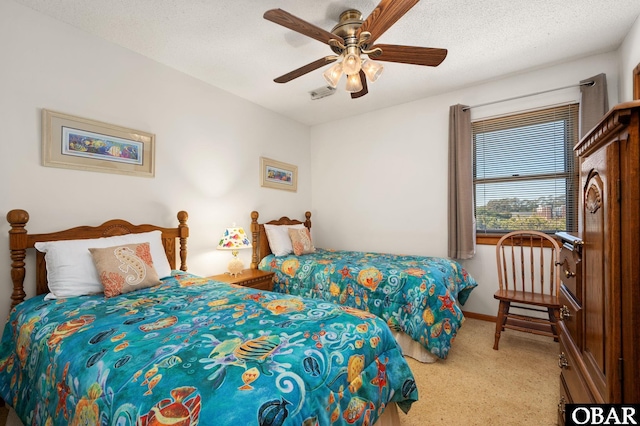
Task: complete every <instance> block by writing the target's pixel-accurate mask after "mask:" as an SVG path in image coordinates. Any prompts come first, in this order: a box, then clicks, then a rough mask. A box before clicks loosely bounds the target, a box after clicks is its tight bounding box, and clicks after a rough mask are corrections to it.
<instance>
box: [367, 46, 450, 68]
mask: <svg viewBox="0 0 640 426" xmlns="http://www.w3.org/2000/svg"><path fill="white" fill-rule="evenodd" d="M376 47H379V48H380V49H382V53H381V54H379V55H376V54H375V53H372V54H370V55H369V57H370V58H371V59H375V60H376V61H387V62H401V63H403V64H413V65H425V66H428V67H437V66H438V65H440V64H441V63H442V61H444V58H446V57H447V49H437V48H433V47H414V46H398V45H395V44H376V45H374V46H373V48H372V49H375V48H376Z"/></svg>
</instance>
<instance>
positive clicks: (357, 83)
mask: <svg viewBox="0 0 640 426" xmlns="http://www.w3.org/2000/svg"><path fill="white" fill-rule="evenodd" d="M346 89H347V92H351V93H355V92H359V91H361V90H362V81H361V80H360V74H359V73H358V74H351V75H348V76H347V87H346Z"/></svg>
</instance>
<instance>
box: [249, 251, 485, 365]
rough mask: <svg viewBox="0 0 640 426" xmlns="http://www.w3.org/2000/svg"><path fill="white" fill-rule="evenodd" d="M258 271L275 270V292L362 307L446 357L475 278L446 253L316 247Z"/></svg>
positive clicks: (266, 261) (268, 261) (271, 260)
mask: <svg viewBox="0 0 640 426" xmlns="http://www.w3.org/2000/svg"><path fill="white" fill-rule="evenodd" d="M258 268H259V269H262V270H267V271H274V272H275V276H274V284H273V289H274V291H277V292H281V293H287V294H294V295H298V296H303V297H309V298H315V299H323V300H327V301H331V302H335V303H339V304H341V305H346V306H351V307H354V308H359V309H362V310H365V311H368V312H371V313H372V314H374V315H377V316H379V317H380V318H382V319H384V320H385V321H387V324H388V325H389V327H390V328H391V329H393V330H396V331H402V332H404V333H406V334H407V335H409V336H410V337H411V338H412V339H413V340H415V341H417V342H419V343H421V344H422V346H424V347H425V348H427V350H429V351H430V352H431V353H433V354H434V355H436V356H438V357H440V358H443V359H444V358H446V357H447V354H448V353H449V349H450V347H451V341H452V340H453V338H454V337H455V335H456V333H457V332H458V329H459V328H460V326H461V325H462V322H463V321H464V316H463V315H462V310H461V309H460V307H459V306H458V303H456V301H457V302H459V303H460V304H464V303H465V302H466V301H467V298H468V297H469V294H470V293H471V291H472V290H473V289H474V288H475V287H476V286H477V285H478V284H477V283H476V281H475V280H474V279H473V278H472V277H471V276H470V275H469V274H468V273H467V272H466V271H465V270H464V269H463V268H462V266H460V264H459V263H457V262H456V261H454V260H451V259H446V258H441V257H424V256H404V255H394V254H382V253H366V252H356V251H341V250H325V249H316V251H315V253H311V254H305V255H303V256H294V255H290V256H281V257H276V256H274V255H273V254H270V255H268V256H266V257H265V258H263V259H262V261H260V264H259V265H258Z"/></svg>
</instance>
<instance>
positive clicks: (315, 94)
mask: <svg viewBox="0 0 640 426" xmlns="http://www.w3.org/2000/svg"><path fill="white" fill-rule="evenodd" d="M334 93H336V88H335V87H331V86H325V87H321V88H319V89H316V90H312V91H310V92H309V94H310V95H311V100H312V101H315V100H316V99H322V98H325V97H327V96H331V95H333V94H334Z"/></svg>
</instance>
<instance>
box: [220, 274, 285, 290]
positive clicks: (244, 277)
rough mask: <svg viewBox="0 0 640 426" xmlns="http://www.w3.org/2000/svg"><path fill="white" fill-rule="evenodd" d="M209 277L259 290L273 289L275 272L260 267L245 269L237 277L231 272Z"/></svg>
mask: <svg viewBox="0 0 640 426" xmlns="http://www.w3.org/2000/svg"><path fill="white" fill-rule="evenodd" d="M208 278H211V279H212V280H216V281H222V282H225V283H229V284H237V285H241V286H244V287H251V288H256V289H259V290H268V291H271V290H273V272H267V271H261V270H259V269H244V270H243V271H242V273H241V274H239V275H238V276H237V277H234V276H232V275H229V274H220V275H214V276H211V277H208Z"/></svg>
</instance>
